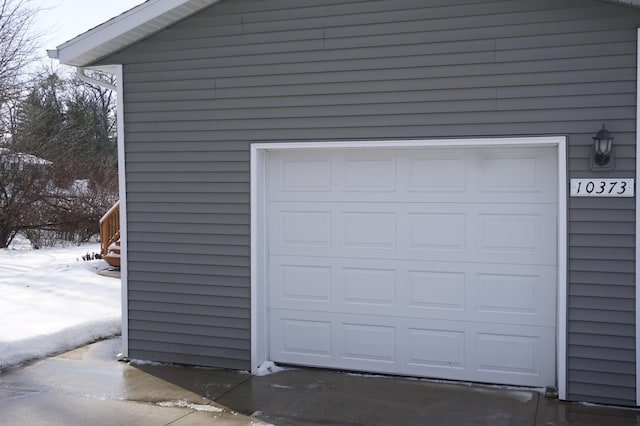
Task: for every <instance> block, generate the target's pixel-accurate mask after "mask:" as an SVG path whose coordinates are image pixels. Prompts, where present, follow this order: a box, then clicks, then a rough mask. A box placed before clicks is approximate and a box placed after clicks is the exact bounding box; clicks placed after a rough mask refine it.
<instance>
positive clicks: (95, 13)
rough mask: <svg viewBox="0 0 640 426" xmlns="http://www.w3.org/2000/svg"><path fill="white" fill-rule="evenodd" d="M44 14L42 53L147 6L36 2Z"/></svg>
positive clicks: (83, 0)
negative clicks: (112, 19) (115, 18)
mask: <svg viewBox="0 0 640 426" xmlns="http://www.w3.org/2000/svg"><path fill="white" fill-rule="evenodd" d="M36 1H37V2H39V4H40V7H41V8H42V11H41V12H40V16H39V17H38V21H37V24H38V29H39V30H40V31H41V32H42V33H43V34H44V36H43V37H42V43H41V45H42V47H41V49H39V50H40V51H41V52H39V53H40V54H41V56H42V58H43V59H45V58H46V57H47V56H46V50H47V49H54V48H56V47H57V46H59V45H61V44H62V43H64V42H66V41H69V40H71V39H72V38H74V37H75V36H77V35H80V34H82V33H84V32H86V31H87V30H90V29H91V28H93V27H96V26H98V25H100V24H102V23H103V22H106V21H108V20H109V19H111V18H113V17H115V16H118V15H120V14H121V13H123V12H125V11H127V10H129V9H131V8H133V7H135V6H137V5H139V4H141V3H144V0H107V1H104V0H36Z"/></svg>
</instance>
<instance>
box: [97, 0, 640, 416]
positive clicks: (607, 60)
mask: <svg viewBox="0 0 640 426" xmlns="http://www.w3.org/2000/svg"><path fill="white" fill-rule="evenodd" d="M639 24H640V15H639V14H638V12H637V11H636V10H633V9H627V8H622V7H618V6H613V5H611V4H607V3H604V2H599V1H590V0H503V1H485V0H380V1H365V0H362V1H336V0H331V1H328V0H263V1H254V0H244V1H243V0H230V1H223V2H221V3H219V4H217V5H214V6H213V7H211V8H209V9H207V10H205V11H203V12H201V13H199V14H197V15H195V16H193V17H190V18H187V19H186V20H184V21H183V22H180V23H178V24H176V25H174V26H172V27H170V28H168V29H166V30H164V31H162V32H160V33H158V34H156V35H155V36H152V37H150V38H149V39H147V40H145V41H143V42H141V43H138V44H136V45H134V46H133V47H131V48H129V49H126V50H124V51H122V52H120V53H119V54H117V55H115V56H113V57H111V58H108V59H106V60H105V61H104V62H105V63H122V64H124V79H125V83H124V89H125V99H124V101H125V121H126V125H125V134H126V169H127V182H128V183H127V185H128V186H127V200H128V205H127V207H128V220H129V223H128V229H129V310H130V312H129V320H130V324H129V327H130V342H129V347H130V354H131V356H133V357H141V358H150V359H157V360H161V361H162V360H164V361H173V362H185V363H196V364H204V365H216V366H222V367H233V368H249V367H250V366H249V359H250V352H249V348H250V337H249V332H250V324H249V317H250V297H249V288H250V283H249V280H250V276H249V275H250V272H249V240H250V236H249V146H250V143H252V142H269V141H275V142H286V141H303V140H309V141H312V140H347V139H407V138H443V137H445V138H446V137H482V136H519V135H527V136H529V135H567V136H568V140H569V160H568V167H569V175H570V176H569V177H587V176H591V175H592V174H591V172H589V169H588V167H589V155H590V143H591V137H592V136H593V134H594V133H595V132H596V131H597V130H598V128H599V125H600V123H602V122H606V124H607V127H608V128H609V129H610V130H611V131H612V132H613V133H614V134H615V136H616V140H615V150H616V151H615V162H616V171H615V172H611V173H602V174H600V175H598V176H603V177H630V176H634V173H635V145H634V141H635V133H634V132H635V90H636V82H635V76H636V70H635V62H636V58H635V53H636V27H637V26H638V25H639ZM569 217H570V223H569V236H568V238H569V286H568V292H569V307H568V309H569V311H568V316H569V324H568V327H569V338H568V339H569V346H568V366H569V374H568V379H569V383H568V391H569V398H570V399H582V400H590V401H598V402H612V403H618V404H634V401H635V352H634V344H635V343H634V342H635V340H634V317H635V313H634V280H635V276H634V241H635V240H634V232H635V223H634V220H635V211H634V200H633V199H624V200H622V199H616V200H602V199H569ZM600 248H604V251H603V250H600Z"/></svg>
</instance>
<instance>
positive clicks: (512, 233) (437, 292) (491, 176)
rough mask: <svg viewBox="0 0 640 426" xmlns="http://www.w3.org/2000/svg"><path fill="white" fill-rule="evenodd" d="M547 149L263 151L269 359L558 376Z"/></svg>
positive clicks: (480, 377) (525, 381)
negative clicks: (265, 178)
mask: <svg viewBox="0 0 640 426" xmlns="http://www.w3.org/2000/svg"><path fill="white" fill-rule="evenodd" d="M556 155H557V154H556V151H555V149H554V148H546V147H545V148H536V147H533V148H532V147H527V148H523V147H519V148H512V147H509V148H505V147H484V148H455V149H454V148H452V149H446V148H422V149H401V150H384V149H351V150H315V151H293V150H283V151H273V152H270V153H269V154H268V157H267V159H268V160H267V161H268V162H267V176H266V177H267V183H266V185H267V191H266V194H267V195H266V204H267V210H266V211H267V227H268V228H267V246H268V248H267V249H268V284H267V286H268V290H267V294H268V304H269V306H268V321H269V325H268V333H269V336H268V341H269V344H268V347H269V349H268V350H269V354H268V357H269V359H271V360H273V361H276V362H281V363H289V364H298V365H307V366H319V367H330V368H339V369H347V370H361V371H369V372H379V373H392V374H404V375H414V376H423V377H436V378H444V379H454V380H470V381H478V382H492V383H503V384H515V385H530V386H548V385H555V322H556V275H557V274H556V250H557V249H556V216H557V204H556V203H557V201H556V200H557V171H556V167H557V160H556Z"/></svg>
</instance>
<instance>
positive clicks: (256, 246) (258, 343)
mask: <svg viewBox="0 0 640 426" xmlns="http://www.w3.org/2000/svg"><path fill="white" fill-rule="evenodd" d="M490 146H504V147H509V146H511V147H518V146H521V147H525V146H531V147H540V146H553V147H556V148H557V154H558V225H557V227H558V228H557V234H558V241H557V244H558V250H557V253H558V254H557V256H558V272H557V274H558V290H557V291H558V294H557V296H558V297H557V314H556V321H557V324H556V374H557V378H556V380H557V386H558V392H559V397H560V399H566V377H567V375H566V367H567V362H566V359H567V139H566V137H564V136H544V137H523V138H478V139H432V140H387V141H345V142H339V141H332V142H284V143H255V144H252V145H251V373H252V374H258V370H259V367H260V366H261V364H263V363H264V362H266V361H269V359H268V349H267V348H268V342H269V336H268V315H267V308H268V306H267V281H268V280H267V276H268V271H267V235H266V232H267V226H266V210H267V209H266V203H265V198H266V195H265V193H266V166H267V153H268V152H269V151H275V150H310V149H314V150H319V149H332V150H336V149H359V148H360V149H367V148H369V149H372V148H377V149H399V148H428V147H490Z"/></svg>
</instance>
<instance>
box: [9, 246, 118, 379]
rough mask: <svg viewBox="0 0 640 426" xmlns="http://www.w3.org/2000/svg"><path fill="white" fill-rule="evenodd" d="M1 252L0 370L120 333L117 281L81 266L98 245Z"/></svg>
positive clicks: (99, 264)
mask: <svg viewBox="0 0 640 426" xmlns="http://www.w3.org/2000/svg"><path fill="white" fill-rule="evenodd" d="M14 247H15V248H12V249H0V370H3V369H5V368H7V367H10V366H14V365H17V364H20V363H22V362H24V361H27V360H30V359H35V358H42V357H45V356H48V355H51V354H55V353H60V352H64V351H66V350H69V349H73V348H75V347H78V346H82V345H84V344H86V343H89V342H91V341H94V340H96V339H100V338H103V337H108V336H113V335H116V334H119V333H120V331H121V323H120V318H121V304H120V280H119V279H116V278H112V277H104V276H101V275H98V271H99V270H101V269H106V268H108V265H107V263H106V262H104V261H103V260H91V261H84V260H82V256H83V255H86V254H87V253H98V252H99V251H100V247H99V245H98V244H86V245H81V246H70V247H65V248H52V249H40V250H31V249H30V248H29V247H28V244H17V245H14Z"/></svg>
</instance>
